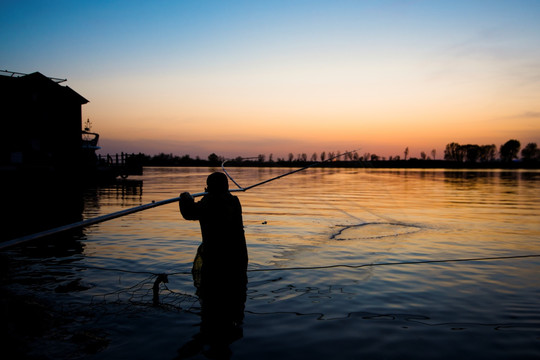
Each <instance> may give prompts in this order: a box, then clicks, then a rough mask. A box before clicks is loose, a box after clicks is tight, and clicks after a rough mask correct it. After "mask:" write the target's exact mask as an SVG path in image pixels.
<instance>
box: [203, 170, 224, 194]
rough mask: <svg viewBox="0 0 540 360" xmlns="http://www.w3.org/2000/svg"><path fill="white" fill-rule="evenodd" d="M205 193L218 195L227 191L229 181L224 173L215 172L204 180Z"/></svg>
mask: <svg viewBox="0 0 540 360" xmlns="http://www.w3.org/2000/svg"><path fill="white" fill-rule="evenodd" d="M206 185H207V188H206V191H208V192H209V193H212V194H219V193H224V192H227V191H229V180H228V179H227V176H226V175H225V174H224V173H221V172H215V173H212V174H210V175H208V178H207V179H206Z"/></svg>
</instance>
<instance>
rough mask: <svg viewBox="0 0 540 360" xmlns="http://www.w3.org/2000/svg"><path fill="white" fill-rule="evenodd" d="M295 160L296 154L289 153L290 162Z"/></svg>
mask: <svg viewBox="0 0 540 360" xmlns="http://www.w3.org/2000/svg"><path fill="white" fill-rule="evenodd" d="M293 160H294V154H293V153H289V162H292V161H293Z"/></svg>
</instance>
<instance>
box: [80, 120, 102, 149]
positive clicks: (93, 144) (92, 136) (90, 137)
mask: <svg viewBox="0 0 540 360" xmlns="http://www.w3.org/2000/svg"><path fill="white" fill-rule="evenodd" d="M90 130H91V123H90V119H88V120H86V124H85V126H84V130H81V133H82V148H83V149H85V150H90V151H92V150H93V151H94V152H95V151H96V150H99V149H101V147H100V146H98V141H99V134H98V133H94V132H91V131H90Z"/></svg>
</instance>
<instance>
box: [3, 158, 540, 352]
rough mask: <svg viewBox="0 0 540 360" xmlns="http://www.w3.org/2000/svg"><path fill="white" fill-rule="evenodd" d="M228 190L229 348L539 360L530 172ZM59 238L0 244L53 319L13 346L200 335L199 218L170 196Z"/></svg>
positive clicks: (341, 177) (149, 189)
mask: <svg viewBox="0 0 540 360" xmlns="http://www.w3.org/2000/svg"><path fill="white" fill-rule="evenodd" d="M214 170H216V169H208V168H145V169H144V175H143V176H140V177H137V178H136V179H135V180H137V181H132V182H129V183H125V184H123V185H122V184H120V185H118V184H117V185H111V186H101V187H96V188H92V189H89V190H87V191H86V192H85V194H84V205H85V206H84V211H83V214H82V215H83V218H91V217H95V216H99V215H103V214H108V213H111V212H114V211H118V210H121V209H125V208H128V207H133V206H137V205H140V204H145V203H149V202H152V201H159V200H164V199H168V198H173V197H176V196H178V194H179V193H180V192H183V191H189V192H191V193H197V192H201V191H204V186H205V179H206V176H207V175H208V174H209V173H210V172H211V171H214ZM290 170H291V169H288V168H230V169H228V172H229V173H230V174H231V176H232V177H233V178H234V179H235V180H236V181H237V182H238V183H239V184H241V185H242V186H248V185H251V184H255V183H258V182H260V181H263V180H265V179H268V178H272V177H274V176H277V175H280V174H282V173H286V172H288V171H290ZM233 187H234V184H232V183H231V188H233ZM236 195H237V196H238V197H239V198H240V201H241V203H242V207H243V216H244V226H245V233H246V239H247V243H248V252H249V258H250V260H249V268H248V289H247V300H246V303H245V312H244V316H245V317H244V322H243V325H242V332H243V333H242V335H241V336H239V337H238V339H236V340H235V341H233V342H232V343H231V344H230V345H229V350H230V352H229V353H228V354H229V355H230V356H231V358H232V359H277V358H279V359H282V360H286V359H360V358H365V359H433V358H437V359H456V358H471V359H473V358H474V359H484V358H485V359H490V360H493V359H518V358H519V359H538V358H540V306H539V305H540V304H539V299H540V171H536V170H533V171H525V170H513V171H503V170H483V171H471V170H467V171H466V170H464V171H459V170H444V169H440V170H416V169H369V168H367V169H366V168H359V169H330V168H312V169H308V170H306V171H303V172H300V173H297V174H294V175H291V176H289V177H285V178H283V179H279V180H276V181H273V182H270V183H268V184H265V185H262V186H260V187H256V188H253V189H251V190H249V191H247V192H244V193H237V194H236ZM66 236H68V235H65V236H64V237H66ZM69 237H70V239H69V241H68V245H66V244H65V243H62V244H63V245H60V243H59V242H55V241H52V242H50V240H48V241H49V243H47V244H46V245H43V244H39V245H34V244H32V245H26V246H24V247H21V248H16V249H11V250H10V251H9V252H8V255H9V256H10V258H11V259H12V260H13V262H15V263H17V264H19V265H18V266H19V268H18V270H17V275H16V276H15V279H14V280H13V281H12V284H11V287H12V289H13V290H14V291H16V292H18V293H20V294H25V293H28V294H33V295H35V296H38V297H39V298H43V299H47V300H48V301H50V302H51V303H53V304H55V305H54V306H55V308H56V310H55V311H56V312H55V314H58V313H60V314H61V315H62V316H63V317H64V318H68V319H70V321H67V323H65V324H61V325H58V326H56V327H54V328H53V330H51V332H49V333H47V334H46V335H44V336H43V337H42V339H41V340H39V341H35V342H34V343H33V346H32V348H31V349H30V350H29V351H30V353H31V354H42V355H43V356H46V357H48V358H54V359H64V358H65V359H68V358H74V357H75V358H84V359H119V358H129V359H150V358H151V359H175V358H179V356H180V355H179V352H178V350H179V349H180V348H182V347H183V346H185V344H189V343H190V341H191V340H192V339H193V337H194V336H195V337H196V336H197V334H198V332H199V330H200V329H199V323H200V304H199V302H198V299H197V296H196V294H195V287H194V286H193V280H192V278H191V274H190V271H191V266H192V261H193V257H194V254H195V252H196V249H197V246H198V245H199V243H200V229H199V225H198V223H197V222H192V221H186V220H184V219H182V218H181V216H180V214H179V211H178V205H177V204H176V203H172V204H168V205H164V206H161V207H157V208H154V209H150V210H146V211H143V212H139V213H136V214H132V215H128V216H125V217H122V218H118V219H115V220H111V221H108V222H105V223H101V224H97V225H93V226H90V227H88V228H86V229H83V230H82V231H80V232H78V233H75V234H70V235H69ZM157 274H167V275H168V276H167V277H168V282H167V283H162V284H160V291H159V299H158V300H159V305H158V306H153V304H152V303H153V293H152V286H153V284H154V281H155V279H156V275H157ZM24 279H26V281H23V280H24ZM29 279H32V281H29ZM223 296H227V294H223ZM76 335H77V336H78V337H77V336H76ZM60 338H61V339H60ZM77 339H82V340H80V341H79V342H78V343H77ZM81 343H82V344H84V346H82V347H81ZM74 354H76V356H75V355H74ZM192 355H193V357H191V358H194V359H204V358H207V357H210V356H211V354H210V353H209V352H208V349H206V350H205V351H203V352H196V353H194V354H192Z"/></svg>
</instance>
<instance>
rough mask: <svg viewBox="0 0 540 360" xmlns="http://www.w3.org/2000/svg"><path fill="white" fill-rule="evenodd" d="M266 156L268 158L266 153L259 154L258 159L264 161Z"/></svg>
mask: <svg viewBox="0 0 540 360" xmlns="http://www.w3.org/2000/svg"><path fill="white" fill-rule="evenodd" d="M265 158H266V156H264V154H259V155H258V156H257V161H258V162H260V163H263V162H264V160H265Z"/></svg>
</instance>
